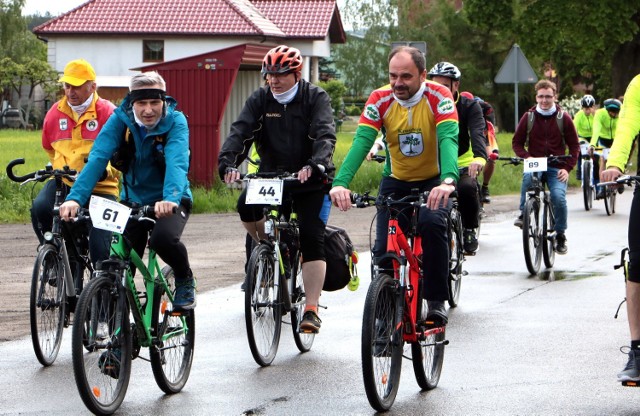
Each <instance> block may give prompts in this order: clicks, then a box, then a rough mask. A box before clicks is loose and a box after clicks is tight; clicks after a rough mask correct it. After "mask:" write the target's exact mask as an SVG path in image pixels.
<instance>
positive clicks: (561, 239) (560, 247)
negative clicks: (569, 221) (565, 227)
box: [556, 233, 567, 254]
mask: <svg viewBox="0 0 640 416" xmlns="http://www.w3.org/2000/svg"><path fill="white" fill-rule="evenodd" d="M556 253H558V254H567V237H566V236H565V235H564V233H558V234H557V235H556Z"/></svg>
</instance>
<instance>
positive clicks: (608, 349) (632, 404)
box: [0, 191, 640, 415]
mask: <svg viewBox="0 0 640 416" xmlns="http://www.w3.org/2000/svg"><path fill="white" fill-rule="evenodd" d="M630 201H631V192H629V191H627V193H625V194H624V195H622V196H621V197H620V198H619V199H618V205H619V206H618V210H617V211H618V212H617V213H616V214H615V215H614V216H612V217H607V216H606V214H605V212H604V206H603V204H602V201H596V203H595V209H594V210H593V211H591V212H585V211H584V208H583V207H582V200H581V195H579V194H572V195H570V196H569V224H570V229H569V231H568V233H567V236H568V246H569V254H567V255H566V256H556V265H555V266H554V269H553V271H548V272H546V273H541V274H540V275H539V276H529V275H528V273H527V271H526V266H525V264H524V259H523V255H522V249H521V247H522V243H521V233H520V232H519V230H517V229H516V228H515V227H513V225H512V222H513V216H512V215H503V216H498V217H497V218H495V219H494V221H493V222H490V223H486V224H484V225H483V228H482V235H481V238H480V251H479V252H478V254H477V256H475V257H473V258H470V259H469V260H468V261H467V263H466V264H465V269H466V270H467V271H468V272H469V275H468V276H466V277H465V278H464V280H463V286H462V294H461V298H460V306H459V307H458V308H456V309H454V310H451V311H450V324H449V326H448V327H447V338H448V339H449V341H450V344H449V345H448V346H447V347H446V354H445V361H444V368H443V371H442V377H441V379H440V383H439V385H438V387H437V388H436V389H435V390H432V391H430V392H420V390H419V388H418V386H417V384H416V382H415V379H414V376H413V371H412V367H411V364H410V363H409V362H408V360H405V362H404V365H403V374H402V380H401V384H400V388H399V392H398V396H397V399H396V402H395V404H394V406H393V408H392V411H391V412H389V414H391V415H396V414H397V415H408V414H435V415H469V414H474V415H476V414H480V415H514V414H536V415H557V414H572V415H575V414H580V415H602V414H616V415H632V414H638V413H639V411H638V406H639V403H640V402H639V401H638V394H640V390H636V389H633V388H624V387H621V386H620V385H619V383H617V382H616V381H615V374H616V373H617V372H618V371H619V370H621V368H622V367H623V366H624V364H625V362H626V356H625V355H623V354H621V353H620V352H618V348H619V347H620V346H622V345H626V344H627V343H628V329H627V320H626V310H625V309H624V307H623V308H622V309H621V313H620V316H619V317H618V319H614V318H613V316H614V313H615V311H616V308H617V306H618V304H619V303H620V301H621V300H622V299H623V297H624V289H623V277H622V274H621V273H620V272H619V271H614V270H613V265H614V264H616V262H617V261H618V258H619V252H620V249H621V248H623V247H624V246H625V244H626V225H627V221H628V211H629V206H630ZM361 259H362V260H361V265H363V266H362V267H360V273H361V279H362V283H361V287H360V289H358V290H357V291H356V292H350V291H348V290H346V289H345V290H343V291H339V292H333V293H325V294H324V295H323V296H322V299H321V302H322V303H323V304H324V305H327V306H328V309H326V310H324V311H322V313H321V317H322V320H323V327H322V332H321V334H320V335H318V336H317V337H316V341H315V344H314V346H313V349H312V350H311V351H310V352H309V353H306V354H300V353H298V351H297V349H296V347H295V344H294V343H293V339H292V337H291V335H290V331H289V328H288V327H286V326H283V331H284V332H283V336H282V338H281V341H280V349H279V351H278V355H277V357H276V359H275V361H274V363H273V365H272V366H271V367H268V368H260V367H259V366H258V365H256V364H255V362H254V361H253V359H252V357H251V353H250V351H249V348H248V345H247V341H246V333H245V329H244V314H243V293H242V292H240V291H239V290H238V288H237V284H234V285H233V286H229V287H225V288H221V289H216V290H214V291H211V292H208V293H204V294H202V295H200V296H199V298H198V308H197V333H196V349H195V358H194V362H193V369H192V373H191V377H190V380H189V382H188V383H187V385H186V387H185V389H184V390H183V392H181V393H180V394H177V395H173V396H165V395H163V394H162V392H161V391H160V389H159V388H158V387H157V386H156V385H155V382H154V380H153V376H152V373H151V367H150V365H149V364H148V363H147V362H145V361H142V360H140V359H138V360H135V361H134V365H133V370H134V372H133V374H132V378H131V384H130V386H129V391H128V392H127V396H126V398H125V401H124V403H123V405H122V407H121V409H120V411H119V414H123V415H137V414H176V413H178V412H180V413H181V414H203V415H204V414H221V415H241V414H253V415H317V414H323V415H324V414H327V415H344V414H350V415H351V414H353V415H363V414H364V415H366V414H373V413H374V411H373V410H372V409H371V407H370V406H369V404H368V402H367V399H366V395H365V393H364V387H363V383H362V375H361V368H360V329H361V322H362V309H363V303H364V297H365V295H366V289H367V287H368V282H369V276H368V274H367V271H368V267H366V266H364V265H366V264H367V263H366V262H367V260H368V255H367V253H363V255H362V256H361ZM70 335H71V332H70V331H65V339H64V344H63V346H62V349H61V352H60V355H59V357H58V361H56V363H55V364H54V365H53V366H52V367H50V368H46V369H43V368H42V367H41V366H40V365H39V364H38V363H37V361H36V359H35V358H34V355H33V352H32V348H31V344H30V339H29V338H22V339H19V340H16V341H9V342H3V343H0V382H1V383H2V385H3V386H4V388H3V390H4V391H3V394H2V395H1V397H0V413H2V414H18V413H20V414H36V413H37V414H41V413H44V412H46V413H47V414H65V415H67V414H79V413H86V409H85V407H84V405H83V404H82V401H81V400H80V398H79V395H78V393H77V391H76V387H75V383H74V379H73V372H72V364H71V353H70V345H69V343H70ZM409 355H410V354H409Z"/></svg>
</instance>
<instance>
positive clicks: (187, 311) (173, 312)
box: [169, 309, 193, 316]
mask: <svg viewBox="0 0 640 416" xmlns="http://www.w3.org/2000/svg"><path fill="white" fill-rule="evenodd" d="M192 310H193V309H175V310H171V311H169V316H189V315H190V314H191V311H192Z"/></svg>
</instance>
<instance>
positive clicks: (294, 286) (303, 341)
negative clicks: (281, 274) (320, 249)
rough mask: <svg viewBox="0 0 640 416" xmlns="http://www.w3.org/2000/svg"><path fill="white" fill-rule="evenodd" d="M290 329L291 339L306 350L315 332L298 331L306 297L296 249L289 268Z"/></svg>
mask: <svg viewBox="0 0 640 416" xmlns="http://www.w3.org/2000/svg"><path fill="white" fill-rule="evenodd" d="M289 281H290V282H291V286H290V289H291V290H290V291H289V293H291V329H292V330H293V340H294V341H295V342H296V347H298V350H300V352H307V351H309V350H310V349H311V346H312V345H313V340H314V339H315V337H316V334H314V333H310V332H300V321H302V315H303V314H304V307H305V305H306V304H307V298H306V295H305V293H304V281H303V280H302V253H300V251H299V250H298V254H297V255H296V260H295V261H294V263H293V267H292V268H291V279H289Z"/></svg>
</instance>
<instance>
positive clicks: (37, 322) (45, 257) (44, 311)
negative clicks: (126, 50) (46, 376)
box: [29, 244, 67, 367]
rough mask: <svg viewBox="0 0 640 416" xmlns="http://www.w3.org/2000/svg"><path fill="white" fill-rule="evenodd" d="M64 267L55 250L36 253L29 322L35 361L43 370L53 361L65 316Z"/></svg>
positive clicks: (51, 248)
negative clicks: (43, 367) (36, 360)
mask: <svg viewBox="0 0 640 416" xmlns="http://www.w3.org/2000/svg"><path fill="white" fill-rule="evenodd" d="M65 291H66V285H65V280H64V266H63V264H62V261H61V259H60V256H59V254H58V250H57V249H56V248H55V247H54V246H53V245H51V244H45V245H43V246H42V248H41V249H40V252H38V256H37V257H36V262H35V264H34V266H33V275H32V278H31V297H30V300H29V318H30V321H31V341H32V343H33V351H34V352H35V354H36V358H37V359H38V361H39V362H40V364H42V365H43V366H45V367H48V366H50V365H51V364H53V362H54V361H55V360H56V357H57V356H58V351H59V350H60V343H61V342H62V331H63V330H64V323H65V322H64V320H65V316H66V307H67V303H66V295H65Z"/></svg>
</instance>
